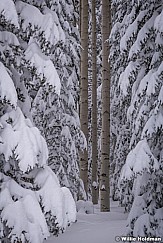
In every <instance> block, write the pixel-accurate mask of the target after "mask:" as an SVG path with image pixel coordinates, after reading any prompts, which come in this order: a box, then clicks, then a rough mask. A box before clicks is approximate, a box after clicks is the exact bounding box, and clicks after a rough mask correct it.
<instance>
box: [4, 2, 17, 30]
mask: <svg viewBox="0 0 163 243" xmlns="http://www.w3.org/2000/svg"><path fill="white" fill-rule="evenodd" d="M0 13H1V14H2V15H3V16H4V17H5V19H6V20H7V21H9V22H10V23H11V24H13V25H15V26H16V27H17V28H19V23H18V15H17V12H16V9H15V4H14V2H13V1H12V0H1V2H0Z"/></svg>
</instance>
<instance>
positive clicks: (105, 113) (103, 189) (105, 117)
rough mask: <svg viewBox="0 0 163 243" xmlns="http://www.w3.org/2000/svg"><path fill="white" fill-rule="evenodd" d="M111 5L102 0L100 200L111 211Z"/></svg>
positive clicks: (102, 206) (104, 210)
mask: <svg viewBox="0 0 163 243" xmlns="http://www.w3.org/2000/svg"><path fill="white" fill-rule="evenodd" d="M110 5H111V3H110V2H109V1H106V0H102V137H101V173H100V200H101V212H107V211H110V185H109V167H110V161H109V160H110V158H109V155H110V67H109V63H108V57H109V42H108V41H107V40H108V38H109V33H110V23H111V16H110Z"/></svg>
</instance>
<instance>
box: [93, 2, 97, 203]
mask: <svg viewBox="0 0 163 243" xmlns="http://www.w3.org/2000/svg"><path fill="white" fill-rule="evenodd" d="M96 49H97V47H96V0H92V202H93V204H97V203H98V186H97V70H96V61H97V60H96V59H97V57H96V56H97V50H96Z"/></svg>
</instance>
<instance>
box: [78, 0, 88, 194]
mask: <svg viewBox="0 0 163 243" xmlns="http://www.w3.org/2000/svg"><path fill="white" fill-rule="evenodd" d="M81 7H82V9H81V46H82V50H81V80H80V84H81V87H80V122H81V129H82V131H83V132H84V135H85V137H86V140H87V141H88V0H82V1H81ZM80 178H81V179H82V180H83V183H84V189H85V192H86V194H87V192H88V152H87V150H86V149H85V150H84V151H83V153H81V154H80Z"/></svg>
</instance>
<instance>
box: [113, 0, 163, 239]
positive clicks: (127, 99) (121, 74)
mask: <svg viewBox="0 0 163 243" xmlns="http://www.w3.org/2000/svg"><path fill="white" fill-rule="evenodd" d="M116 4H117V6H116ZM114 6H116V9H117V10H118V9H119V8H121V13H122V15H117V14H115V15H114V16H115V19H114V21H115V22H114V23H115V24H114V27H113V30H112V36H111V38H112V41H113V43H114V45H113V49H112V54H111V57H112V58H113V60H114V58H115V57H116V53H117V54H118V53H119V54H120V59H119V60H118V61H119V62H116V63H115V62H114V63H115V67H116V65H117V64H118V65H119V68H118V70H119V71H118V77H117V79H116V80H115V79H114V80H115V81H116V83H115V84H114V81H113V87H112V94H113V91H115V87H116V85H118V86H119V88H120V89H119V90H118V89H116V90H118V93H117V94H120V99H121V104H124V106H122V105H121V106H120V107H121V114H122V119H121V121H119V118H120V116H119V115H118V111H117V114H116V115H114V117H115V118H114V119H118V123H117V124H119V123H121V124H122V126H121V129H122V132H121V133H120V134H124V135H125V136H126V134H127V133H128V135H127V136H126V140H125V141H124V138H125V136H124V135H123V136H122V137H121V140H120V139H118V141H116V143H115V150H114V153H115V151H116V153H117V152H118V151H119V150H117V148H116V146H117V144H118V143H119V146H121V147H122V149H125V150H126V152H127V153H126V152H125V153H123V154H118V155H116V156H119V157H120V156H124V159H123V161H122V163H124V160H125V159H126V162H125V165H124V166H123V168H122V172H121V178H120V181H119V184H120V189H121V195H122V197H121V199H122V202H123V204H125V205H126V209H128V210H129V209H130V208H131V210H130V214H129V218H128V230H127V233H128V235H134V236H138V235H141V236H160V237H161V236H162V235H163V224H162V222H163V204H162V202H163V198H162V190H163V188H162V178H163V176H162V148H161V143H162V132H163V131H162V120H163V119H162V101H161V100H162V84H163V77H162V72H163V66H162V50H163V38H162V33H163V30H162V24H161V23H162V22H163V19H162V16H163V15H162V11H163V10H162V9H163V7H162V6H163V2H162V1H161V0H158V1H152V0H149V1H146V3H144V2H143V1H132V2H131V1H125V2H124V3H123V5H122V2H121V1H118V2H117V3H116V2H115V3H114V4H113V7H114ZM122 6H124V8H123V7H122ZM125 12H126V13H125ZM117 13H118V11H117ZM118 28H119V29H120V31H119V33H120V36H119V35H118ZM116 33H117V34H116ZM116 42H118V45H117V47H116V45H115V43H116ZM122 57H123V59H122ZM113 68H114V66H113ZM114 95H115V92H114ZM119 102H120V101H119ZM114 104H115V99H114V103H113V107H114ZM112 111H114V109H112ZM113 122H114V123H113V129H115V130H112V131H115V133H114V134H115V138H116V139H117V134H118V133H117V131H118V128H116V126H115V125H114V124H116V120H115V121H113ZM123 141H124V142H123ZM120 151H123V150H120ZM126 155H127V156H126ZM122 158H123V157H122ZM121 167H122V164H121ZM118 175H119V172H118Z"/></svg>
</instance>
